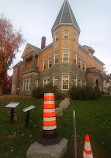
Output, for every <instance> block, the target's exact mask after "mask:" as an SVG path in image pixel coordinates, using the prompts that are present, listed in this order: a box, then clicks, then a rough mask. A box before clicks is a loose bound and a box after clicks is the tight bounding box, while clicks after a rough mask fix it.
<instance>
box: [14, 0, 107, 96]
mask: <svg viewBox="0 0 111 158" xmlns="http://www.w3.org/2000/svg"><path fill="white" fill-rule="evenodd" d="M51 31H52V38H53V42H52V43H51V44H49V45H47V46H46V37H43V38H42V40H41V48H37V47H35V46H33V45H31V44H29V43H27V45H26V47H25V50H24V52H23V55H22V59H23V61H21V62H19V63H18V64H17V65H15V66H14V68H13V81H12V94H22V95H31V94H32V90H33V89H34V88H37V87H38V86H42V87H44V86H45V85H47V84H49V83H52V84H53V86H55V85H56V86H57V88H58V89H59V90H60V91H61V92H67V91H68V90H69V88H70V87H71V86H73V85H75V86H86V85H88V86H92V87H93V88H97V87H98V88H99V89H100V90H101V91H105V84H104V83H106V76H105V75H104V72H103V66H104V63H103V62H101V61H100V60H99V59H98V58H96V57H95V56H94V52H95V50H94V49H93V48H91V47H89V46H86V45H83V46H82V45H80V44H79V35H80V28H79V25H78V23H77V21H76V18H75V16H74V14H73V11H72V9H71V7H70V4H69V2H68V0H65V1H64V3H63V5H62V7H61V9H60V12H59V14H58V16H57V18H56V20H55V23H54V25H53V27H52V29H51Z"/></svg>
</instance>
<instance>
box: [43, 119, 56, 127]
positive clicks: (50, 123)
mask: <svg viewBox="0 0 111 158" xmlns="http://www.w3.org/2000/svg"><path fill="white" fill-rule="evenodd" d="M43 125H44V126H54V125H56V120H54V121H43Z"/></svg>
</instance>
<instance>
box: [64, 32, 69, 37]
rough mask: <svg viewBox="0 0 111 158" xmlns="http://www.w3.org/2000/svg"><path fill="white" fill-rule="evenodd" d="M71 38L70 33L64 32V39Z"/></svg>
mask: <svg viewBox="0 0 111 158" xmlns="http://www.w3.org/2000/svg"><path fill="white" fill-rule="evenodd" d="M68 37H69V31H64V39H68Z"/></svg>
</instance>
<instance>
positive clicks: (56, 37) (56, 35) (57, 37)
mask: <svg viewBox="0 0 111 158" xmlns="http://www.w3.org/2000/svg"><path fill="white" fill-rule="evenodd" d="M58 40H59V36H58V33H56V34H55V42H56V41H58Z"/></svg>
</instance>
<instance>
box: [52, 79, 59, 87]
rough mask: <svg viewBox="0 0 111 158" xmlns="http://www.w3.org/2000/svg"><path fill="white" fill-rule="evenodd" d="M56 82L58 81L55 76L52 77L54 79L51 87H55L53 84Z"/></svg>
mask: <svg viewBox="0 0 111 158" xmlns="http://www.w3.org/2000/svg"><path fill="white" fill-rule="evenodd" d="M57 81H58V79H56V78H55V76H54V77H53V87H54V86H57V84H55V82H57Z"/></svg>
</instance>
